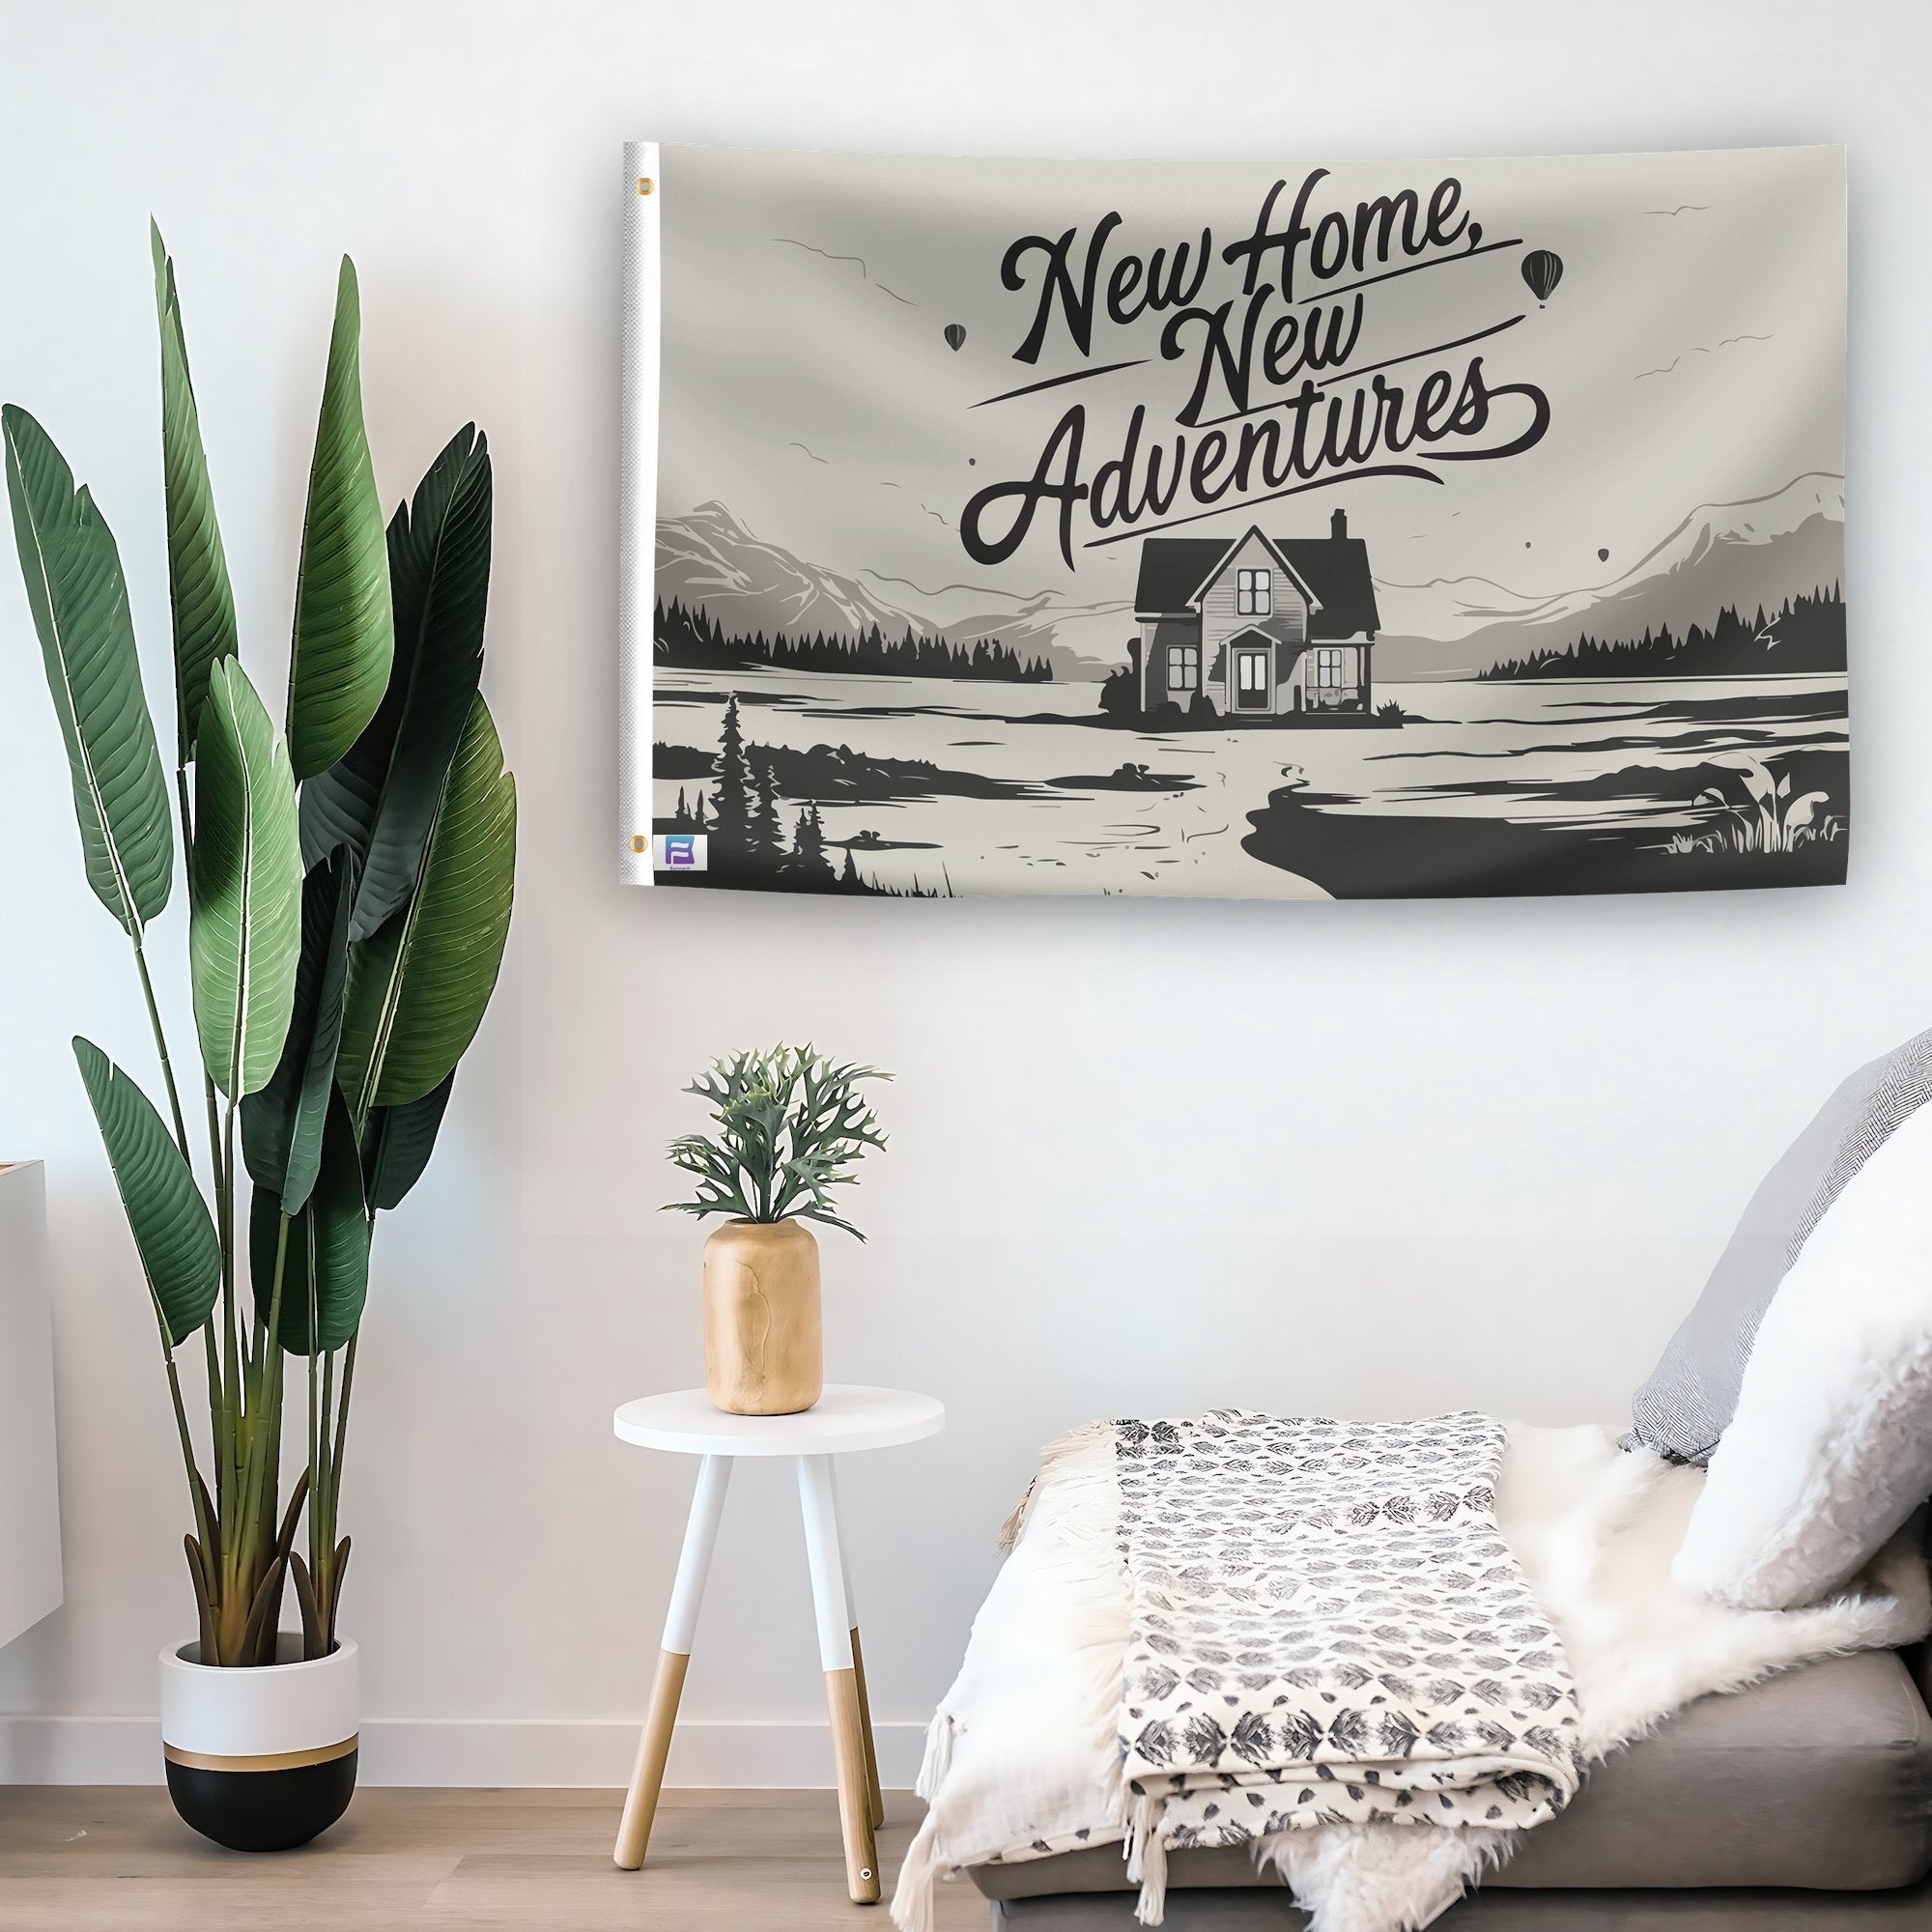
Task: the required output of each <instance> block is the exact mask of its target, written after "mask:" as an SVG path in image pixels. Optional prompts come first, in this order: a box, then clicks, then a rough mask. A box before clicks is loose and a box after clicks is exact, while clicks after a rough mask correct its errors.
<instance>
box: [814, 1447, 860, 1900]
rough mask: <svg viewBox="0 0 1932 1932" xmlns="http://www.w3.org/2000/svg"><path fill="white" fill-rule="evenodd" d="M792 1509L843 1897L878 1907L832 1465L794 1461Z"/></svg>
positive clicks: (824, 1460) (821, 1459)
mask: <svg viewBox="0 0 1932 1932" xmlns="http://www.w3.org/2000/svg"><path fill="white" fill-rule="evenodd" d="M798 1500H799V1509H800V1512H801V1514H802V1515H803V1516H804V1519H805V1553H806V1559H807V1561H808V1562H809V1563H810V1568H811V1603H812V1608H813V1610H814V1611H815V1613H816V1615H817V1620H818V1661H819V1665H820V1667H821V1668H822V1669H823V1670H824V1672H825V1701H826V1705H827V1708H828V1709H829V1711H830V1713H831V1717H832V1751H833V1758H834V1761H835V1763H836V1765H837V1767H838V1828H839V1831H840V1833H841V1834H842V1835H843V1837H844V1840H845V1889H846V1891H847V1892H848V1893H849V1894H850V1895H851V1898H852V1901H853V1903H854V1904H856V1905H876V1904H877V1903H878V1900H879V1851H878V1845H877V1842H876V1840H875V1839H874V1838H873V1836H872V1831H873V1826H872V1794H871V1788H870V1785H869V1782H868V1780H867V1771H866V1724H865V1719H864V1718H863V1717H862V1715H861V1712H860V1704H859V1673H858V1671H857V1670H856V1669H855V1667H854V1664H853V1655H852V1619H851V1615H850V1613H849V1611H848V1610H847V1608H846V1604H845V1568H844V1562H843V1559H842V1557H841V1556H840V1554H839V1549H838V1503H837V1501H836V1499H835V1497H834V1495H833V1491H832V1459H831V1457H829V1456H801V1457H800V1458H799V1459H798Z"/></svg>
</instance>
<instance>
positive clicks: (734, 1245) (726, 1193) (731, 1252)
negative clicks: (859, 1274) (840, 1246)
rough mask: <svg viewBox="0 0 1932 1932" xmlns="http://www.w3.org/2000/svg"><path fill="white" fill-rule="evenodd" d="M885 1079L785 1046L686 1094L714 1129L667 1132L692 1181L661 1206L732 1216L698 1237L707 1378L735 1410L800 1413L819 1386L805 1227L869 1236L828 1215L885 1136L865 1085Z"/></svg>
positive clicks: (749, 1058)
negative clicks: (688, 1192) (683, 1195)
mask: <svg viewBox="0 0 1932 1932" xmlns="http://www.w3.org/2000/svg"><path fill="white" fill-rule="evenodd" d="M891 1078H892V1075H891V1074H889V1073H881V1072H879V1071H878V1069H877V1068H876V1067H870V1066H840V1065H835V1064H834V1063H833V1062H832V1061H830V1060H828V1059H827V1058H826V1057H825V1056H824V1055H823V1054H821V1053H819V1052H818V1051H817V1050H816V1049H815V1048H813V1047H810V1046H782V1045H781V1046H774V1047H768V1048H765V1049H762V1050H759V1049H752V1050H748V1051H746V1052H743V1053H736V1054H733V1055H731V1056H730V1057H729V1058H728V1059H725V1060H719V1061H715V1062H713V1064H712V1066H711V1069H710V1071H709V1072H706V1073H701V1074H699V1075H698V1076H697V1078H696V1080H694V1081H693V1082H692V1083H691V1085H690V1086H689V1087H687V1088H686V1089H685V1090H684V1091H685V1092H686V1093H687V1094H696V1095H697V1097H698V1098H699V1099H701V1100H702V1101H704V1102H705V1104H706V1105H707V1106H708V1107H709V1108H710V1110H711V1118H712V1120H713V1122H715V1126H714V1130H713V1131H712V1132H711V1133H708V1134H680V1135H679V1136H678V1138H677V1139H676V1140H674V1141H672V1142H671V1144H670V1159H671V1164H672V1166H674V1167H678V1168H681V1169H682V1170H683V1171H684V1172H685V1173H686V1174H689V1175H692V1176H693V1177H695V1179H696V1190H695V1198H694V1199H692V1200H690V1201H670V1202H667V1203H666V1204H665V1205H666V1208H667V1209H668V1210H669V1211H673V1212H676V1213H681V1214H696V1215H705V1214H725V1215H728V1216H729V1217H730V1218H729V1219H728V1220H726V1221H725V1225H724V1226H723V1227H722V1228H716V1229H714V1230H713V1231H712V1233H711V1235H710V1236H709V1238H708V1239H707V1240H706V1241H705V1243H704V1386H705V1389H706V1391H707V1392H708V1393H709V1395H710V1397H711V1400H712V1401H713V1402H714V1403H716V1404H717V1406H719V1407H720V1408H722V1409H724V1410H725V1412H726V1413H727V1414H730V1415H793V1414H796V1413H797V1412H798V1411H799V1410H800V1409H806V1408H810V1406H812V1404H813V1403H815V1402H816V1401H817V1400H818V1398H819V1396H820V1394H821V1393H823V1391H824V1387H825V1342H824V1331H823V1327H822V1324H821V1321H820V1315H819V1293H818V1242H817V1239H816V1238H815V1237H814V1236H813V1235H812V1232H811V1230H810V1228H808V1227H806V1226H805V1225H804V1224H805V1223H806V1222H807V1221H821V1222H823V1223H824V1224H825V1225H826V1226H827V1227H829V1228H842V1229H844V1231H845V1232H846V1233H847V1234H848V1235H851V1236H855V1237H856V1238H857V1239H859V1240H862V1241H863V1240H864V1239H865V1238H866V1237H865V1236H864V1235H862V1234H860V1233H859V1230H858V1229H857V1228H855V1227H853V1225H852V1224H851V1222H849V1221H846V1220H843V1219H841V1218H840V1216H838V1214H836V1213H834V1212H833V1210H832V1201H833V1190H834V1189H835V1188H838V1187H844V1186H847V1185H849V1184H850V1183H851V1182H852V1181H854V1180H856V1179H858V1174H857V1167H858V1163H859V1161H860V1159H861V1158H862V1157H863V1156H864V1154H865V1151H866V1150H867V1148H883V1147H884V1146H885V1144H886V1137H885V1135H884V1134H883V1133H881V1132H880V1131H879V1123H878V1121H877V1119H876V1117H875V1116H874V1115H873V1113H872V1110H871V1108H870V1107H869V1106H867V1103H866V1101H865V1100H864V1098H863V1097H862V1096H861V1095H860V1093H859V1084H860V1082H861V1081H865V1080H890V1079H891Z"/></svg>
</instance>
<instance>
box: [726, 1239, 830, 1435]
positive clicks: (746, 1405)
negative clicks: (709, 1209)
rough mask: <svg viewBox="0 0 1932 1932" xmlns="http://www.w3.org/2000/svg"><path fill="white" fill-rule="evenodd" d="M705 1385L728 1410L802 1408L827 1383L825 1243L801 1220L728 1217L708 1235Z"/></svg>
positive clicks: (774, 1412)
mask: <svg viewBox="0 0 1932 1932" xmlns="http://www.w3.org/2000/svg"><path fill="white" fill-rule="evenodd" d="M704 1388H705V1392H706V1394H708V1395H709V1396H710V1398H711V1400H712V1401H713V1402H714V1403H715V1404H716V1405H717V1406H719V1407H720V1408H722V1409H723V1410H724V1411H725V1413H726V1414H727V1415H795V1414H797V1412H798V1411H799V1410H800V1409H804V1408H810V1406H811V1405H812V1404H813V1403H815V1402H816V1401H817V1400H818V1398H819V1396H820V1394H821V1393H823V1391H824V1388H825V1340H824V1332H823V1329H822V1327H821V1325H820V1321H819V1302H818V1243H817V1241H816V1240H814V1239H813V1238H812V1235H811V1231H810V1229H809V1228H807V1227H805V1226H804V1225H803V1224H802V1223H800V1222H797V1221H726V1222H725V1224H724V1225H723V1226H722V1227H720V1228H718V1229H716V1230H714V1231H713V1233H712V1235H711V1237H710V1238H709V1239H708V1240H707V1241H706V1242H705V1243H704Z"/></svg>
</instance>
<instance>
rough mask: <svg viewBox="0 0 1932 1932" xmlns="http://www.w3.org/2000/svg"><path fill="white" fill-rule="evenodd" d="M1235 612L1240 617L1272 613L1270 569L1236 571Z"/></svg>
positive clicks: (1272, 584) (1272, 597) (1267, 615)
mask: <svg viewBox="0 0 1932 1932" xmlns="http://www.w3.org/2000/svg"><path fill="white" fill-rule="evenodd" d="M1235 612H1236V615H1237V616H1241V617H1271V616H1273V615H1274V573H1273V572H1272V571H1271V570H1237V571H1236V573H1235Z"/></svg>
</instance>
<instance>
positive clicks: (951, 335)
mask: <svg viewBox="0 0 1932 1932" xmlns="http://www.w3.org/2000/svg"><path fill="white" fill-rule="evenodd" d="M1551 259H1552V260H1554V259H1555V258H1554V257H1553V256H1552V257H1551ZM965 340H966V331H965V330H964V329H963V328H962V327H960V326H959V325H958V324H957V323H956V322H949V323H948V324H947V325H946V346H947V348H949V349H951V350H954V351H956V350H957V349H958V347H959V345H960V344H961V343H962V342H964V341H965Z"/></svg>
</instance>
